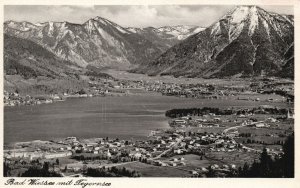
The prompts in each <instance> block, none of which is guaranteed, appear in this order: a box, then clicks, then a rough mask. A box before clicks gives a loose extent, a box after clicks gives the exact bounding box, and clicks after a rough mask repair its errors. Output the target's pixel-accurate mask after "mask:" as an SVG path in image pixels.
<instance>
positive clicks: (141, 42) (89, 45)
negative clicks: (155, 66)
mask: <svg viewBox="0 0 300 188" xmlns="http://www.w3.org/2000/svg"><path fill="white" fill-rule="evenodd" d="M4 30H5V33H6V34H8V35H11V36H16V37H19V38H25V39H28V40H31V41H33V42H35V43H37V44H39V45H41V46H43V47H44V48H46V49H48V50H49V51H51V52H53V53H55V54H56V55H57V56H59V57H60V58H63V59H65V60H69V61H72V62H76V63H77V65H79V66H81V67H85V66H87V65H88V64H90V65H96V66H102V67H107V66H108V67H115V68H128V67H129V66H130V65H135V64H143V63H147V62H148V61H149V60H152V59H153V58H155V57H157V56H158V55H160V54H161V52H162V51H161V49H159V48H158V47H156V45H154V44H153V43H152V42H150V41H149V40H147V39H145V38H144V37H142V36H141V35H139V34H136V33H133V32H130V31H128V30H127V29H125V28H123V27H121V26H119V25H117V24H115V23H113V22H111V21H109V20H107V19H104V18H101V17H96V18H93V19H90V20H88V21H86V22H85V23H83V24H73V23H69V22H45V23H39V24H32V23H29V22H14V21H7V22H5V24H4Z"/></svg>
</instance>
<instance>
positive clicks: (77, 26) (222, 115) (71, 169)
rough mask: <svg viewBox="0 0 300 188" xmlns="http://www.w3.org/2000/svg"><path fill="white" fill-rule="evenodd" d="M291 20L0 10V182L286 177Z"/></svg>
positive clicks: (230, 7) (277, 9)
mask: <svg viewBox="0 0 300 188" xmlns="http://www.w3.org/2000/svg"><path fill="white" fill-rule="evenodd" d="M294 8H295V7H294V5H293V4H287V5H265V4H257V5H256V4H247V3H245V4H209V2H207V4H200V3H199V4H197V1H195V3H193V4H190V3H189V4H185V3H184V2H182V3H181V4H149V5H148V4H141V5H139V4H134V3H133V4H112V5H106V4H103V5H100V4H99V5H97V4H86V5H84V4H78V5H72V4H71V3H70V5H67V4H63V5H55V4H53V5H49V4H47V5H43V4H41V3H37V4H28V5H27V4H5V5H3V22H2V27H3V31H2V32H3V34H2V37H3V40H2V41H3V50H2V53H3V61H2V62H3V64H2V69H3V76H2V79H3V90H2V91H3V99H2V100H3V128H2V129H3V151H2V160H3V162H2V163H3V177H5V178H25V177H26V178H27V179H28V178H49V177H52V178H53V177H58V178H61V179H63V178H74V179H75V180H76V178H96V177H102V178H103V177H107V178H111V177H115V178H117V179H119V180H121V179H120V178H124V177H125V178H146V177H147V178H149V177H152V178H183V179H187V178H194V179H195V178H198V179H206V178H231V179H232V178H233V179H236V178H295V170H296V168H295V144H294V142H295V138H294V135H295V131H294V130H295V125H294V119H296V117H295V106H294V91H295V88H294V80H295V77H296V76H295V71H294V70H295V68H294V54H295V53H294V46H295V44H296V43H295V37H294V34H295V32H294V13H295V11H294ZM10 180H11V181H14V179H10ZM93 180H94V181H95V180H96V179H93ZM8 184H9V182H6V185H8ZM1 186H2V185H1ZM1 186H0V187H1ZM102 186H105V185H102Z"/></svg>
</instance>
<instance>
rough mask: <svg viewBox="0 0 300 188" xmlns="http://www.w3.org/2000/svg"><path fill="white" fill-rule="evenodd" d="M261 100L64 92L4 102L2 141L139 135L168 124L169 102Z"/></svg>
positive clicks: (173, 104) (202, 104)
mask: <svg viewBox="0 0 300 188" xmlns="http://www.w3.org/2000/svg"><path fill="white" fill-rule="evenodd" d="M220 104H222V105H220ZM261 104H269V103H267V102H251V101H236V100H208V99H192V98H179V97H170V96H162V95H161V94H159V93H145V92H142V93H139V94H136V95H130V96H122V97H93V98H68V99H67V100H66V101H64V102H56V103H52V104H42V105H37V106H17V107H5V108H4V143H5V144H8V143H13V142H21V141H31V140H51V139H55V138H65V137H68V136H76V137H79V138H92V137H106V136H108V137H113V138H116V137H118V138H120V139H131V138H133V139H143V138H146V137H147V136H148V134H149V133H150V131H151V130H155V129H157V128H168V127H169V126H168V119H167V118H166V117H165V115H164V114H165V111H166V110H169V109H172V108H190V107H205V106H207V107H220V106H222V107H231V106H241V107H245V106H258V105H261ZM281 105H284V104H283V103H281Z"/></svg>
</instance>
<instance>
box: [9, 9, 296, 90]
mask: <svg viewBox="0 0 300 188" xmlns="http://www.w3.org/2000/svg"><path fill="white" fill-rule="evenodd" d="M91 67H97V68H98V69H97V70H101V69H102V68H113V69H121V70H130V71H132V72H137V73H144V74H148V75H173V76H175V77H178V76H184V77H208V78H211V77H218V78H224V77H232V76H239V77H248V76H256V75H267V76H269V75H271V76H280V77H288V78H293V75H294V17H293V16H292V15H281V14H276V13H272V12H267V11H265V10H263V9H261V8H260V7H257V6H238V7H236V8H235V9H233V10H231V11H230V12H228V13H227V14H225V15H224V16H223V17H221V18H220V19H219V20H217V21H216V22H214V23H212V24H211V25H210V26H208V27H207V28H203V27H200V26H188V25H186V26H184V25H179V26H164V27H158V28H154V27H146V28H133V27H127V28H126V27H122V26H120V25H118V24H116V23H114V22H111V21H109V20H107V19H105V18H102V17H95V18H92V19H89V20H87V21H86V22H84V23H83V24H75V23H69V22H51V21H49V22H44V23H36V24H33V23H30V22H26V21H24V22H16V21H6V22H5V23H4V73H5V81H6V82H5V83H8V85H14V84H16V82H15V77H14V78H13V79H12V77H11V75H17V76H18V80H19V81H20V83H22V84H19V85H24V83H27V82H28V79H37V78H38V77H44V78H47V79H58V80H69V81H70V80H72V82H73V81H74V82H76V80H78V81H82V79H81V77H80V75H85V73H86V71H87V70H88V69H89V70H93V68H91ZM5 85H7V84H5Z"/></svg>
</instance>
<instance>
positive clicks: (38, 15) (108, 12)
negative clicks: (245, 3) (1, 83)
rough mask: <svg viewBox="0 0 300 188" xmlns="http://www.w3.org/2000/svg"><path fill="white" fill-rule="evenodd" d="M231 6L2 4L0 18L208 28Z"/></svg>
mask: <svg viewBox="0 0 300 188" xmlns="http://www.w3.org/2000/svg"><path fill="white" fill-rule="evenodd" d="M233 7H234V6H227V5H226V6H223V5H222V6H221V5H214V6H212V5H211V6H209V5H101V6H100V5H84V6H69V5H62V6H57V5H56V6H46V5H45V6H42V5H34V6H30V5H6V6H5V7H4V19H5V20H16V21H29V22H33V23H37V22H46V21H69V22H73V23H84V22H85V21H87V20H88V19H90V18H93V17H96V16H101V17H104V18H107V19H109V20H111V21H113V22H115V23H117V24H119V25H121V26H124V27H127V26H131V27H148V26H154V27H159V26H166V25H198V26H208V25H210V24H212V23H213V22H214V21H216V20H218V19H219V18H220V17H221V16H222V15H224V14H225V13H226V12H228V11H229V10H231V9H232V8H233ZM262 7H263V8H266V10H271V11H274V12H278V13H285V14H292V13H293V9H292V7H290V6H262Z"/></svg>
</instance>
